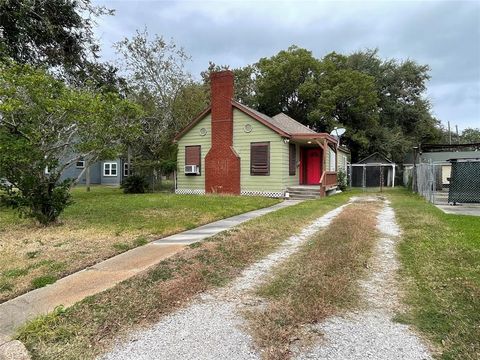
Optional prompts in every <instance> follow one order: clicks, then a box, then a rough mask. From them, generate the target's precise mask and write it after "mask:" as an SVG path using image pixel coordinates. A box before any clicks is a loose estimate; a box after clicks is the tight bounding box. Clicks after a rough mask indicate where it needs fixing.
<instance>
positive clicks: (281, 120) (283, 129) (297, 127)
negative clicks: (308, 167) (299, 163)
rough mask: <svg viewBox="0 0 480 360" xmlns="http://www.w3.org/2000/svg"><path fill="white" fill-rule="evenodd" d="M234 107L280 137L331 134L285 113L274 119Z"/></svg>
mask: <svg viewBox="0 0 480 360" xmlns="http://www.w3.org/2000/svg"><path fill="white" fill-rule="evenodd" d="M232 106H233V107H234V108H236V109H238V110H240V111H241V112H243V113H245V114H247V115H249V116H250V117H252V118H254V119H255V120H257V121H258V122H260V123H262V124H263V125H265V126H266V127H268V128H270V129H271V130H273V131H275V132H276V133H277V134H279V135H280V136H283V137H286V138H291V137H305V136H307V137H308V136H316V137H319V136H320V137H325V136H326V137H329V134H322V133H317V132H315V131H313V130H312V129H309V128H308V127H306V126H305V125H303V124H301V123H299V122H298V121H296V120H294V119H292V118H291V117H290V116H288V115H286V114H284V113H280V114H277V115H275V116H274V117H270V116H268V115H265V114H263V113H261V112H260V111H257V110H255V109H252V108H250V107H248V106H246V105H243V104H241V103H239V102H237V101H235V100H232ZM210 111H211V106H209V107H208V108H206V109H205V110H204V111H202V112H201V113H200V114H199V115H198V116H197V117H196V118H195V119H194V120H193V121H192V122H191V123H190V124H188V125H187V126H186V127H185V128H184V129H183V130H182V131H180V133H178V134H177V136H175V138H174V141H178V140H179V139H180V138H181V137H182V136H183V135H185V134H186V133H187V132H188V131H189V130H190V129H191V128H193V127H194V126H195V125H196V124H197V123H198V122H200V120H202V119H203V118H204V117H205V116H206V115H208V114H209V113H210Z"/></svg>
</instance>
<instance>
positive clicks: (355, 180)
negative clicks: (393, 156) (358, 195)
mask: <svg viewBox="0 0 480 360" xmlns="http://www.w3.org/2000/svg"><path fill="white" fill-rule="evenodd" d="M395 172H396V164H395V163H394V162H392V161H391V160H390V159H388V158H387V157H386V156H385V155H383V154H381V153H379V152H374V153H373V154H370V155H369V156H367V157H366V158H363V159H361V160H360V161H358V162H357V163H355V164H352V171H351V174H350V184H351V186H352V187H383V186H392V187H394V186H395Z"/></svg>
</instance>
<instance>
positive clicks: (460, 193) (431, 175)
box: [412, 159, 480, 205]
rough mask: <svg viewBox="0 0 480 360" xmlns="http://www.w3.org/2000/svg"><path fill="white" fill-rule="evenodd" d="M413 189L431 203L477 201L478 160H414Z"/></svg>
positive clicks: (479, 198)
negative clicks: (420, 161) (423, 161)
mask: <svg viewBox="0 0 480 360" xmlns="http://www.w3.org/2000/svg"><path fill="white" fill-rule="evenodd" d="M412 175H413V190H414V191H416V192H418V193H419V194H420V195H422V196H423V197H424V198H425V199H427V200H428V201H429V202H431V203H434V204H453V205H456V204H457V203H480V160H478V159H457V160H450V161H448V162H429V163H421V164H417V165H416V166H415V167H414V168H413V174H412Z"/></svg>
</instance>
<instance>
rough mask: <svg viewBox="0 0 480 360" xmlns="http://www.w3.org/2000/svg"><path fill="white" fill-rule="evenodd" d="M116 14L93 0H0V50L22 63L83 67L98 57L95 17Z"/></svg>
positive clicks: (69, 68)
mask: <svg viewBox="0 0 480 360" xmlns="http://www.w3.org/2000/svg"><path fill="white" fill-rule="evenodd" d="M107 14H113V11H112V10H109V9H107V8H105V7H101V6H94V5H92V4H91V2H90V0H78V1H70V0H48V1H46V0H22V1H18V0H3V1H2V2H0V30H1V31H0V33H1V37H0V50H1V55H2V57H8V58H10V59H13V60H14V61H16V62H18V63H21V64H31V65H37V66H38V65H43V66H47V67H49V68H50V67H61V68H64V69H66V70H67V71H68V70H74V69H75V68H78V67H82V66H83V65H84V64H85V63H86V62H87V61H88V60H89V59H90V58H96V57H97V54H98V52H99V46H98V44H97V43H96V41H95V38H94V33H93V25H94V24H95V22H94V20H95V18H96V17H98V16H101V15H107Z"/></svg>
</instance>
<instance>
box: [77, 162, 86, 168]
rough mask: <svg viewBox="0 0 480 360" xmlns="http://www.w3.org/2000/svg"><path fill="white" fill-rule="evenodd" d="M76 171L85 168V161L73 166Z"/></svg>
mask: <svg viewBox="0 0 480 360" xmlns="http://www.w3.org/2000/svg"><path fill="white" fill-rule="evenodd" d="M75 167H76V168H77V169H83V168H84V167H85V160H78V161H77V162H76V164H75Z"/></svg>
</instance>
